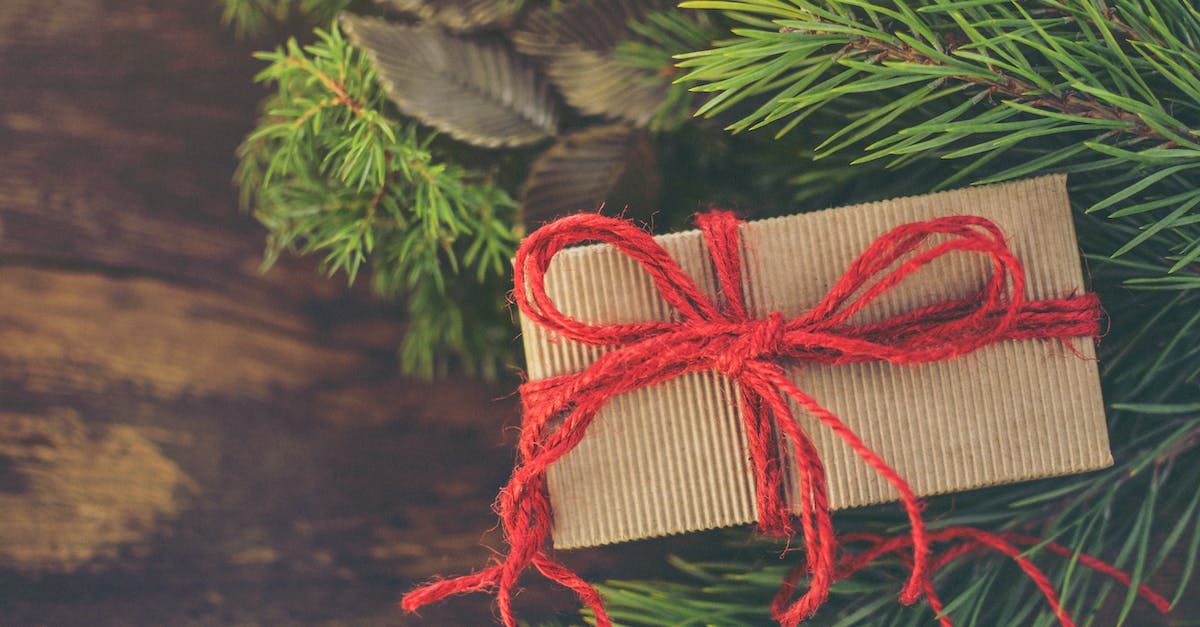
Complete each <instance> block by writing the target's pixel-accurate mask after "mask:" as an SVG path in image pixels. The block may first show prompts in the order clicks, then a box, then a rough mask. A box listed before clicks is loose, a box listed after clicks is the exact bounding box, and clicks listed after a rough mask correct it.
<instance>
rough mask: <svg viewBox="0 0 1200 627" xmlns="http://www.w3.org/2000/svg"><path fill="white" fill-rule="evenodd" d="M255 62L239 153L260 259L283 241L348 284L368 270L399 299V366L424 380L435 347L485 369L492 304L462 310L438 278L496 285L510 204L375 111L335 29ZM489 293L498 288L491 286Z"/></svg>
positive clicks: (492, 361) (493, 355) (496, 346)
mask: <svg viewBox="0 0 1200 627" xmlns="http://www.w3.org/2000/svg"><path fill="white" fill-rule="evenodd" d="M317 37H318V41H317V42H316V43H314V44H312V45H309V46H304V47H303V48H302V47H301V46H300V45H299V44H298V43H297V42H296V41H295V40H291V41H289V42H288V44H287V46H286V47H283V48H280V49H277V50H276V51H274V52H267V53H260V54H259V55H258V57H259V58H260V59H262V60H264V61H267V62H268V63H269V65H268V66H267V68H266V69H264V70H263V71H262V72H261V73H260V74H259V75H258V80H259V81H261V82H264V83H267V84H269V85H272V86H274V87H275V88H276V93H275V94H274V95H273V96H271V98H270V99H269V100H268V101H267V104H266V114H265V116H264V118H263V120H262V121H261V122H260V124H259V128H258V129H257V130H256V131H255V132H254V133H252V134H251V135H250V136H249V137H248V138H247V140H246V142H245V143H244V144H243V145H242V147H241V148H240V149H239V155H240V157H241V163H240V165H239V167H238V171H237V179H238V182H239V184H240V187H241V189H242V194H243V202H244V203H245V204H247V205H248V206H253V208H254V211H255V215H256V216H257V217H258V219H259V220H260V221H261V222H262V223H263V224H264V225H265V226H267V228H268V229H269V230H270V235H269V240H268V256H267V263H268V264H270V263H271V262H273V261H274V259H275V258H276V256H277V255H278V254H279V253H280V252H281V251H283V250H293V251H297V252H300V253H317V252H320V253H323V254H324V262H323V263H324V267H325V268H326V270H327V271H328V272H330V273H334V272H339V271H340V272H345V273H346V275H347V276H348V277H349V279H350V280H351V281H353V280H354V278H355V277H356V276H357V275H358V272H359V270H360V269H361V268H362V266H363V264H365V263H367V262H368V261H370V262H371V263H373V265H374V266H375V271H374V273H373V285H374V286H375V288H376V289H377V291H379V292H381V293H385V294H399V295H403V296H405V297H406V301H407V305H408V310H409V315H410V316H409V329H408V333H407V334H406V336H405V343H404V346H403V348H402V350H401V356H402V364H403V365H404V366H405V368H406V369H407V370H409V371H410V372H414V373H418V374H422V375H426V376H428V375H432V374H433V372H434V370H435V366H436V365H437V362H438V354H439V351H440V350H442V349H448V350H449V351H450V352H451V353H453V354H457V355H459V356H460V357H463V358H464V359H463V363H464V365H466V366H467V367H470V366H473V365H480V366H482V367H483V368H484V369H485V370H488V371H494V370H495V368H496V367H497V365H498V361H497V360H498V358H499V357H500V355H499V354H498V352H497V351H498V350H502V349H503V347H504V346H505V345H506V344H505V343H499V342H495V341H494V336H495V335H496V333H497V327H500V328H503V327H505V326H506V320H505V319H504V318H503V316H502V314H500V313H499V312H500V310H502V308H503V299H502V298H500V299H499V301H498V302H495V303H494V304H493V305H492V307H490V308H479V307H472V306H470V305H471V304H470V303H467V302H463V300H462V298H461V296H462V294H458V292H461V291H462V289H461V288H460V287H459V286H457V285H449V284H448V282H447V280H446V277H445V275H446V273H447V272H451V273H457V272H459V270H460V266H466V267H469V268H470V269H471V274H472V275H473V276H474V279H475V280H476V281H477V282H480V283H492V284H493V285H495V286H498V285H502V284H503V278H504V277H505V276H506V274H507V266H508V259H509V258H510V256H511V254H512V252H513V248H514V245H515V241H516V236H515V234H514V233H513V231H512V225H513V222H514V219H515V213H516V204H515V202H514V201H513V200H512V199H511V198H510V197H509V196H508V194H507V193H506V192H504V191H503V190H502V189H500V188H498V187H497V186H495V185H493V184H492V183H490V182H489V181H488V180H487V178H486V177H484V176H482V175H480V174H478V173H473V172H470V171H467V170H465V169H463V168H461V167H459V166H456V165H454V164H451V163H446V162H440V161H438V160H437V159H436V158H435V156H434V154H433V152H432V150H431V149H430V144H429V141H430V139H432V136H427V137H426V138H424V139H421V138H420V137H419V133H418V131H417V129H416V127H415V124H413V123H408V124H401V123H399V122H397V121H395V120H393V119H392V118H391V117H389V115H388V114H387V113H386V111H385V103H386V102H387V101H386V98H385V96H384V94H383V92H382V90H381V89H380V87H379V85H378V81H377V80H376V77H375V73H374V70H373V69H372V68H371V65H370V64H369V63H368V62H367V61H366V60H365V59H364V57H363V55H362V53H360V52H359V51H357V50H355V49H354V48H353V47H351V46H350V45H349V43H348V42H347V41H346V40H345V39H344V38H343V36H342V34H341V32H340V30H339V29H338V28H337V26H336V25H334V26H333V27H332V28H331V29H330V30H329V31H323V30H318V31H317ZM486 291H487V292H488V293H497V292H498V291H500V292H502V290H497V289H494V288H493V289H489V290H486Z"/></svg>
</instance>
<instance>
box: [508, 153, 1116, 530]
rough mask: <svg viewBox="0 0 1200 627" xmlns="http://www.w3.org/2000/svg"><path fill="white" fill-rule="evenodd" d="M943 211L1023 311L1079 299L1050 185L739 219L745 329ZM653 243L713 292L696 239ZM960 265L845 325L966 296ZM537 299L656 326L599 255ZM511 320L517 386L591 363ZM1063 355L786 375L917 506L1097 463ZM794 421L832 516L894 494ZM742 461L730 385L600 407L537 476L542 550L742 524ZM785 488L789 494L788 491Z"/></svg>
mask: <svg viewBox="0 0 1200 627" xmlns="http://www.w3.org/2000/svg"><path fill="white" fill-rule="evenodd" d="M954 214H974V215H980V216H983V217H986V218H988V219H990V220H992V221H994V222H995V223H996V224H998V225H999V226H1000V228H1001V229H1002V230H1003V231H1004V232H1005V234H1006V235H1007V237H1008V240H1009V245H1010V247H1011V248H1012V249H1013V251H1014V252H1015V253H1016V255H1017V256H1018V257H1019V258H1020V259H1021V261H1022V263H1023V264H1024V265H1025V269H1026V273H1027V275H1028V286H1027V288H1026V295H1027V296H1028V297H1029V298H1031V299H1040V298H1049V297H1054V296H1064V295H1067V294H1070V293H1073V292H1082V291H1083V290H1084V284H1083V276H1082V272H1081V268H1080V262H1079V253H1078V250H1077V247H1076V242H1075V230H1074V226H1073V224H1072V221H1071V210H1070V205H1069V202H1068V199H1067V193H1066V180H1065V177H1061V176H1052V177H1044V178H1038V179H1033V180H1028V181H1020V182H1015V183H1007V184H1001V185H993V186H986V187H975V188H970V189H964V190H958V191H953V192H944V193H939V194H933V195H928V196H918V197H912V198H901V199H896V200H889V201H884V202H876V203H869V204H863V205H855V206H851V207H842V208H838V209H830V210H825V211H820V212H816V213H809V214H803V215H797V216H790V217H786V218H775V219H770V220H762V221H756V222H748V223H746V224H744V225H743V226H742V231H741V232H742V248H743V258H744V259H745V260H746V261H745V265H746V268H745V271H744V275H745V276H746V277H747V280H746V281H745V283H746V285H745V294H746V300H747V303H748V304H749V306H750V308H751V311H752V312H753V313H754V315H756V316H763V315H765V314H767V313H769V312H771V311H776V310H778V311H781V312H783V313H784V314H785V315H788V316H793V315H797V314H799V313H801V312H803V311H805V310H806V309H807V308H809V307H811V306H812V305H813V304H815V303H816V302H817V301H818V300H819V299H820V298H821V297H822V296H823V295H824V294H825V293H826V291H827V290H828V289H829V287H830V286H831V285H832V284H833V283H834V281H836V280H837V278H838V277H840V276H841V274H842V273H843V272H844V271H845V269H846V267H847V266H848V265H849V263H850V262H851V261H852V260H853V259H854V258H855V257H856V256H858V255H859V254H860V253H861V252H862V251H863V250H864V249H865V248H866V247H867V246H868V245H869V244H870V243H871V242H872V241H873V240H874V239H875V238H877V237H878V236H880V235H882V234H883V233H885V232H886V231H888V230H889V229H891V228H892V227H894V226H896V225H899V224H902V223H905V222H912V221H915V220H927V219H930V218H934V217H938V216H945V215H954ZM657 239H658V241H659V242H660V243H662V245H663V246H664V247H666V249H667V250H668V251H669V252H670V253H671V255H672V256H673V257H675V259H676V260H677V261H678V262H679V264H680V266H681V267H682V268H683V269H684V270H685V271H686V272H688V273H689V274H690V275H691V276H692V277H694V278H695V279H696V281H697V284H698V285H700V287H701V289H704V290H706V291H707V292H708V293H709V295H710V297H711V296H712V295H713V294H715V291H716V284H715V279H714V277H713V275H712V269H711V266H710V264H709V261H708V256H707V252H706V249H705V246H704V242H703V239H702V237H701V235H700V233H699V232H698V231H688V232H684V233H676V234H672V235H666V236H662V237H659V238H657ZM978 257H979V256H973V255H967V254H954V255H950V256H949V257H944V258H942V259H939V260H938V261H936V262H935V263H934V264H932V265H930V266H929V267H927V268H926V269H925V270H924V271H923V272H921V273H919V274H918V275H915V276H913V277H910V278H909V279H908V280H906V282H905V283H904V284H902V285H901V286H900V287H899V288H898V289H897V290H895V291H894V292H893V293H892V294H890V295H889V296H887V297H885V298H883V299H881V300H880V301H877V302H875V303H874V304H873V305H872V306H871V307H870V308H868V310H866V311H864V312H862V313H861V314H860V316H862V317H861V318H857V319H859V320H864V321H867V320H873V319H879V318H882V317H884V316H887V315H891V314H894V313H898V312H902V311H907V310H911V309H913V308H915V307H917V306H919V305H922V304H927V303H929V302H932V301H934V300H941V299H945V298H949V297H955V296H965V295H967V294H969V293H970V292H972V291H974V290H976V289H978V287H979V286H980V285H982V282H983V280H984V278H985V277H986V273H987V271H988V270H987V266H986V265H985V264H984V262H983V261H982V259H980V258H978ZM546 284H547V290H548V292H549V294H550V296H551V297H552V298H553V299H554V301H555V302H556V303H557V304H558V305H559V307H560V308H561V309H562V310H563V312H564V313H566V314H567V315H570V316H574V317H576V318H579V319H581V320H587V321H590V322H630V321H636V320H671V319H672V316H673V312H672V310H671V309H670V307H669V306H667V304H666V303H665V302H663V301H662V299H661V298H660V297H659V296H658V295H657V292H656V291H655V289H654V287H653V285H652V283H651V281H650V279H649V277H648V276H647V275H646V274H645V273H644V272H642V271H641V269H640V268H639V267H638V266H637V265H636V264H635V263H634V262H633V261H632V260H630V259H629V258H627V257H625V256H623V255H621V254H620V253H619V252H617V251H616V250H614V249H613V248H611V247H608V246H586V247H580V248H575V249H570V250H566V251H563V252H562V253H560V254H559V255H558V256H556V257H555V259H554V262H553V263H552V264H551V266H550V270H549V273H548V274H547V277H546ZM521 322H522V329H523V335H524V342H525V351H526V356H527V361H528V374H529V377H530V378H531V379H535V380H536V379H542V378H546V377H550V376H555V375H560V374H568V373H574V372H578V371H580V370H582V369H584V368H585V367H587V365H588V364H590V363H591V362H592V361H593V360H595V359H596V357H597V356H598V355H600V354H601V353H602V352H603V350H605V349H604V348H599V347H591V346H584V345H580V344H578V343H575V342H571V341H569V340H565V339H564V338H561V337H558V336H555V335H554V334H552V333H550V332H548V331H546V330H544V329H541V328H540V327H537V326H536V325H534V324H531V323H530V322H529V321H528V320H525V319H522V321H521ZM1073 344H1074V347H1075V349H1076V350H1077V351H1079V353H1080V354H1082V355H1084V356H1085V357H1086V359H1081V358H1080V357H1078V356H1076V355H1074V354H1071V352H1070V351H1068V350H1066V349H1065V347H1063V346H1062V345H1061V344H1058V343H1055V342H1044V341H1036V340H1030V341H1021V342H1017V341H1010V342H1005V343H1002V344H998V345H994V346H991V347H988V348H985V349H982V350H979V351H977V352H975V353H972V354H970V355H967V356H965V357H961V358H958V359H954V360H950V361H945V362H939V363H932V364H925V365H919V366H893V365H889V364H883V363H870V364H855V365H848V366H829V365H809V366H803V367H799V368H796V369H794V371H793V372H792V378H793V380H794V381H795V382H796V383H797V385H798V386H799V387H800V388H801V389H803V390H805V391H806V392H808V393H809V394H811V395H812V396H813V397H814V398H815V399H816V400H817V401H818V402H820V403H822V404H823V405H825V406H826V407H827V408H829V409H830V410H832V411H833V412H834V413H835V414H836V415H837V416H839V417H840V418H841V419H842V420H843V421H845V422H846V423H847V424H848V425H849V426H850V427H851V428H852V429H854V430H855V431H856V432H857V433H858V434H859V435H860V436H861V437H862V438H863V440H864V441H865V442H866V443H867V445H868V446H870V447H872V448H874V449H875V450H876V451H877V452H879V453H880V454H881V455H882V456H883V458H884V459H885V460H887V461H888V462H889V463H890V464H892V466H893V467H894V468H896V470H898V471H899V472H900V474H901V475H902V476H904V477H905V478H906V479H907V480H908V481H909V482H910V484H911V485H912V487H913V489H914V490H916V492H917V493H918V494H920V495H932V494H941V493H946V492H954V491H960V490H967V489H971V488H978V487H983V486H990V485H996V484H1002V483H1010V482H1015V481H1023V480H1028V479H1034V478H1039V477H1049V476H1055V475H1063V474H1069V473H1077V472H1083V471H1087V470H1094V469H1098V468H1103V467H1105V466H1108V465H1110V464H1111V463H1112V456H1111V454H1110V452H1109V447H1108V435H1107V431H1106V428H1105V421H1104V406H1103V403H1102V400H1101V396H1100V382H1099V374H1098V371H1097V366H1096V362H1095V360H1094V358H1093V357H1094V347H1093V342H1092V340H1091V339H1089V338H1075V339H1074V340H1073ZM794 411H795V414H796V415H797V416H798V420H799V421H800V423H801V426H802V427H803V428H804V430H805V431H806V432H807V433H808V434H809V435H810V437H811V438H812V439H813V442H814V444H815V445H816V447H817V449H818V451H819V452H820V454H821V457H822V459H823V460H824V463H825V468H826V472H827V475H828V480H829V499H830V504H831V506H832V507H833V508H835V509H841V508H848V507H856V506H860V505H867V504H871V503H878V502H882V501H887V500H892V499H894V498H896V497H897V495H896V494H895V492H894V490H893V488H892V487H891V486H890V485H889V484H888V483H887V482H886V481H884V480H883V479H882V478H881V477H880V476H878V475H877V474H876V473H875V472H874V471H873V470H872V469H871V468H869V467H868V466H867V465H866V464H865V463H863V462H862V461H861V460H860V459H858V458H857V457H856V456H855V455H854V453H853V451H852V450H851V449H850V448H849V446H847V445H845V444H844V443H843V442H842V441H841V440H840V439H838V438H837V437H836V436H835V435H834V434H832V433H831V432H829V431H828V430H827V429H826V428H824V427H823V426H822V425H820V424H819V423H817V422H816V421H815V420H813V419H811V418H810V417H808V416H805V415H804V414H803V412H802V411H800V410H799V409H798V408H794ZM787 457H788V455H787V454H785V459H786V458H787ZM748 460H749V458H748V452H747V446H746V439H745V435H744V433H743V431H742V427H741V419H740V416H739V410H738V403H737V396H736V388H735V384H733V383H731V382H730V381H728V380H727V379H724V378H723V377H721V376H720V375H717V374H715V373H699V374H693V375H688V376H684V377H680V378H678V379H675V380H672V381H669V382H667V383H664V384H661V385H658V386H654V387H651V388H646V389H642V390H639V391H636V392H633V393H629V394H625V395H621V396H617V397H614V398H613V399H612V400H611V401H610V402H609V403H608V405H607V406H606V407H605V409H604V410H603V412H601V414H600V415H599V416H598V418H597V419H596V421H595V422H594V423H593V425H592V426H591V428H590V429H589V431H588V434H587V436H586V437H585V438H584V440H583V442H582V443H581V444H580V445H579V446H578V447H577V448H576V449H575V450H573V451H572V452H571V453H570V454H568V455H567V456H565V457H563V458H562V459H561V460H559V461H558V462H557V463H555V464H554V465H553V466H552V467H551V468H550V470H549V473H548V483H549V489H550V497H551V504H552V506H553V509H554V530H553V537H554V544H555V546H556V547H557V548H574V547H585V546H594V545H599V544H607V543H612V542H621V541H626V540H635V539H639V538H647V537H653V536H661V535H666V534H673V533H682V532H687V531H697V530H702V529H711V528H715V527H723V526H728V525H736V524H742V523H748V522H752V521H754V520H755V519H756V514H755V507H754V501H755V499H754V479H753V475H752V473H751V468H750V464H749V461H748ZM790 476H792V477H793V482H792V483H791V484H790V485H789V486H788V488H789V490H788V492H789V496H790V495H792V494H795V493H796V491H797V488H796V485H795V483H794V477H795V475H794V473H791V474H790ZM790 502H792V503H793V506H794V507H793V509H795V501H794V500H791V501H790Z"/></svg>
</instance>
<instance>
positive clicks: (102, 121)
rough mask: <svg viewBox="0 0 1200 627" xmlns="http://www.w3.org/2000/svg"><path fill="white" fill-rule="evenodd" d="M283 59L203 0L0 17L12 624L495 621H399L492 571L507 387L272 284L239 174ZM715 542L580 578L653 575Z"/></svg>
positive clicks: (327, 300) (279, 279)
mask: <svg viewBox="0 0 1200 627" xmlns="http://www.w3.org/2000/svg"><path fill="white" fill-rule="evenodd" d="M277 41H279V37H278V36H274V37H265V38H263V39H261V40H257V41H238V40H236V39H235V38H234V37H233V36H232V35H231V32H230V29H228V28H226V27H223V26H222V25H221V24H220V22H219V9H218V7H217V6H216V3H215V2H213V1H211V0H201V1H189V2H181V1H179V0H60V1H58V2H52V3H47V2H41V1H37V0H3V2H2V3H0V624H4V625H56V626H57V625H225V624H239V625H335V624H345V625H374V624H379V625H385V624H386V625H396V624H424V625H460V624H461V625H474V624H483V623H486V622H487V619H488V618H489V617H490V616H491V610H490V609H489V604H488V600H487V599H485V598H480V597H474V598H467V599H463V600H459V601H455V602H453V603H451V604H445V605H441V606H438V607H435V608H432V609H429V610H428V611H425V612H423V613H422V615H423V620H419V619H417V618H414V617H411V616H404V615H402V614H401V613H400V611H399V610H398V609H397V608H396V601H397V599H398V597H399V595H400V593H402V592H403V591H405V590H407V589H408V588H410V587H411V586H412V585H413V584H414V583H415V582H416V581H418V580H421V579H424V578H426V577H428V576H431V575H433V574H436V573H457V572H464V571H467V570H470V569H472V568H475V567H478V566H480V565H482V564H483V563H484V562H485V561H486V559H487V558H488V557H489V555H490V553H489V551H488V549H487V548H486V547H485V545H487V544H492V545H495V544H496V542H497V538H496V533H495V530H494V529H493V527H494V524H495V519H494V517H493V516H492V514H491V510H490V505H491V501H492V499H493V498H494V496H495V492H496V489H497V488H498V487H499V486H500V485H501V483H502V482H503V480H504V479H505V478H506V476H507V473H508V470H509V467H510V464H511V445H512V443H513V439H514V438H513V435H514V433H513V432H514V428H515V425H516V424H517V414H516V411H515V403H514V402H513V400H512V399H511V396H509V392H510V391H511V389H512V385H513V383H514V382H513V381H502V382H499V383H497V384H494V385H490V386H489V385H485V384H483V383H480V382H478V381H475V380H471V379H468V378H451V379H448V380H442V381H439V382H436V383H426V382H423V381H418V380H412V379H406V378H404V377H402V376H400V375H399V374H398V372H397V370H396V363H395V352H394V350H395V347H396V346H397V345H398V343H399V339H400V337H401V336H402V334H403V332H404V324H403V319H402V316H401V314H400V310H399V309H398V308H396V307H394V306H392V305H388V304H384V303H380V302H378V301H376V300H374V299H372V298H371V297H370V296H369V295H368V294H367V293H366V292H365V290H364V289H362V288H361V287H356V288H353V289H350V288H347V287H346V286H345V285H344V281H342V280H341V279H325V278H322V277H319V276H318V275H317V273H316V271H315V265H314V263H312V262H311V261H309V260H297V259H284V260H283V261H282V262H281V263H280V264H278V265H277V266H276V267H275V268H273V269H272V270H271V271H270V272H268V273H266V274H262V273H260V271H259V264H260V261H261V250H262V244H263V238H264V232H263V230H262V229H261V228H260V227H259V226H258V225H257V224H256V223H255V222H254V221H253V219H252V218H250V217H249V216H247V215H245V214H243V213H240V212H239V211H238V210H237V209H236V207H235V195H236V194H235V190H234V189H233V188H232V186H231V183H230V179H231V176H232V172H233V167H234V157H233V152H234V149H235V147H236V146H237V144H238V142H239V141H240V139H241V138H242V136H243V135H244V134H245V133H246V132H247V131H248V130H249V129H250V127H251V125H252V123H253V120H254V117H255V108H256V105H257V103H258V101H259V99H260V98H261V97H262V95H263V92H262V91H261V90H260V89H259V88H258V87H256V86H254V85H252V81H251V79H252V76H253V74H254V72H255V71H256V69H257V68H258V67H259V64H258V63H257V62H255V61H254V60H252V59H251V57H250V52H251V51H252V50H255V49H259V48H263V47H273V46H274V45H275V43H276V42H277ZM489 530H490V531H489ZM715 544H717V540H716V538H715V537H714V536H711V535H708V536H706V535H692V536H686V537H682V538H674V539H667V540H662V541H655V542H646V543H639V544H635V545H628V546H621V547H614V548H609V549H604V550H594V551H584V552H579V553H578V554H572V555H570V556H569V557H570V559H571V562H572V564H573V565H575V566H577V567H580V568H581V569H582V570H583V572H584V574H585V576H588V577H589V578H603V577H605V576H614V575H617V574H618V573H619V574H620V576H623V577H634V576H650V575H654V574H656V572H657V571H659V570H661V569H662V568H664V567H663V559H662V557H663V555H664V554H666V553H669V552H678V551H684V552H686V553H689V554H690V555H692V556H693V557H695V556H698V555H700V554H703V553H704V552H705V551H706V549H705V547H706V546H715ZM519 604H520V606H521V607H522V608H523V609H522V613H523V614H524V615H525V616H527V617H529V618H533V619H536V618H538V617H540V616H546V615H547V614H549V613H551V612H553V611H555V610H556V609H558V610H563V609H569V608H571V607H573V602H572V600H571V599H570V598H569V597H568V596H565V595H562V594H557V593H553V592H549V591H548V590H547V589H546V588H545V587H544V586H540V585H539V584H536V583H533V584H532V585H531V588H530V589H529V590H528V591H527V592H526V593H524V594H523V595H522V596H521V597H520V600H519Z"/></svg>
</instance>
